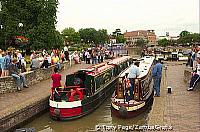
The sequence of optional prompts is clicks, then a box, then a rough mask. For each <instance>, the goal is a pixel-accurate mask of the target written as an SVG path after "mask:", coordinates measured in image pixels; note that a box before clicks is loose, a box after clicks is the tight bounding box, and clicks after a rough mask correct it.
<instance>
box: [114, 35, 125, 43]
mask: <svg viewBox="0 0 200 132" xmlns="http://www.w3.org/2000/svg"><path fill="white" fill-rule="evenodd" d="M116 41H117V43H124V42H125V41H126V39H125V38H124V35H119V36H117V37H116Z"/></svg>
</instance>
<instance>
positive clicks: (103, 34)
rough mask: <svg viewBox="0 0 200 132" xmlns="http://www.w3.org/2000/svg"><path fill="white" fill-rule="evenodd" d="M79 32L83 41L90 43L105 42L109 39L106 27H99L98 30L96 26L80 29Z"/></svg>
mask: <svg viewBox="0 0 200 132" xmlns="http://www.w3.org/2000/svg"><path fill="white" fill-rule="evenodd" d="M79 34H80V37H81V40H82V42H84V43H86V44H88V43H95V44H100V43H105V42H106V41H107V40H108V34H107V30H106V29H99V30H98V31H97V30H96V29H94V28H85V29H80V30H79Z"/></svg>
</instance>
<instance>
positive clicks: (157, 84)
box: [153, 77, 161, 96]
mask: <svg viewBox="0 0 200 132" xmlns="http://www.w3.org/2000/svg"><path fill="white" fill-rule="evenodd" d="M153 80H154V89H155V91H156V95H157V96H160V83H161V77H154V78H153Z"/></svg>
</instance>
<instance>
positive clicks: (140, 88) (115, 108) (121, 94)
mask: <svg viewBox="0 0 200 132" xmlns="http://www.w3.org/2000/svg"><path fill="white" fill-rule="evenodd" d="M132 65H133V64H132ZM153 66H154V57H149V56H145V57H143V58H141V60H140V65H139V70H140V75H139V77H137V78H136V79H135V84H134V93H133V98H132V99H130V96H128V95H129V92H130V86H131V84H130V81H129V80H128V78H127V75H128V72H129V69H130V67H131V66H130V67H129V68H127V69H126V70H125V71H124V72H122V73H121V74H120V75H119V77H118V79H117V85H116V90H115V92H114V93H113V95H112V97H111V111H112V115H114V116H117V117H120V118H131V117H134V116H137V115H139V114H141V113H142V112H144V111H145V110H146V109H147V108H148V106H150V105H151V104H152V103H153V97H154V96H153V95H154V90H153V81H152V69H153Z"/></svg>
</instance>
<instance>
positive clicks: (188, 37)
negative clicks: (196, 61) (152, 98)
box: [177, 31, 200, 45]
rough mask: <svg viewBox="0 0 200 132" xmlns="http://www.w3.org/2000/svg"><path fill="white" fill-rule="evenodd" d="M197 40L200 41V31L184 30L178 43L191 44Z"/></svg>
mask: <svg viewBox="0 0 200 132" xmlns="http://www.w3.org/2000/svg"><path fill="white" fill-rule="evenodd" d="M195 42H200V34H198V33H189V32H188V31H182V32H181V33H180V38H179V39H178V40H177V43H178V44H183V45H186V44H191V43H195Z"/></svg>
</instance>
